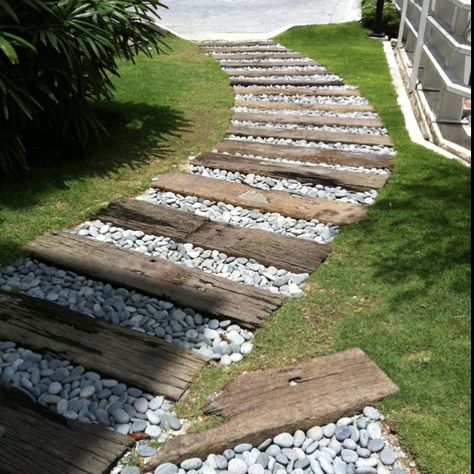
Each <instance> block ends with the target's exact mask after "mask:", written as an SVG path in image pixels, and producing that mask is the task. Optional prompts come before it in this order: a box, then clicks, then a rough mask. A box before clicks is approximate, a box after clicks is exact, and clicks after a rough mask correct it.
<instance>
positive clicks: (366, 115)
mask: <svg viewBox="0 0 474 474" xmlns="http://www.w3.org/2000/svg"><path fill="white" fill-rule="evenodd" d="M233 111H234V112H236V113H238V112H244V113H252V114H266V115H269V116H270V117H271V116H272V115H276V116H279V115H289V116H292V115H293V116H305V117H341V118H359V119H378V118H379V115H378V114H377V113H375V112H331V111H325V110H279V111H278V112H277V113H275V112H274V111H272V110H268V109H254V108H248V107H234V108H233Z"/></svg>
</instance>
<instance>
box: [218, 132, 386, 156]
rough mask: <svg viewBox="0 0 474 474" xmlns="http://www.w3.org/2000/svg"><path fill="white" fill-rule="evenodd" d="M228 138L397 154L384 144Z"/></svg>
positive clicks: (251, 137) (245, 137) (237, 136)
mask: <svg viewBox="0 0 474 474" xmlns="http://www.w3.org/2000/svg"><path fill="white" fill-rule="evenodd" d="M227 140H238V141H241V142H251V143H268V144H270V145H293V146H300V147H305V148H322V149H325V150H341V151H348V152H354V153H372V154H375V155H394V154H395V153H394V150H393V148H391V147H387V146H383V145H351V144H348V143H328V142H312V141H308V140H291V139H289V138H273V137H268V138H267V137H259V136H255V137H253V136H240V135H228V136H227Z"/></svg>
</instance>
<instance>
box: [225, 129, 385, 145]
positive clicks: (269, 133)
mask: <svg viewBox="0 0 474 474" xmlns="http://www.w3.org/2000/svg"><path fill="white" fill-rule="evenodd" d="M228 133H229V134H230V135H239V136H244V137H263V138H284V139H285V140H286V139H291V140H306V141H311V142H325V143H347V144H352V145H379V146H388V147H391V146H393V141H392V139H391V138H390V137H389V136H388V135H369V134H366V133H346V132H326V131H319V130H301V129H300V130H298V129H291V128H283V127H282V128H270V127H268V128H267V127H245V126H238V125H233V126H231V127H230V128H229V131H228Z"/></svg>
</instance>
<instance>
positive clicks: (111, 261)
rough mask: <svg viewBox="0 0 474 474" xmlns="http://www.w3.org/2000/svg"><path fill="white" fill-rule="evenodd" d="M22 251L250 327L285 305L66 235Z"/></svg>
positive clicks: (198, 274)
mask: <svg viewBox="0 0 474 474" xmlns="http://www.w3.org/2000/svg"><path fill="white" fill-rule="evenodd" d="M24 250H25V251H26V252H27V253H29V254H31V255H33V256H34V257H36V258H38V259H40V260H45V261H46V262H49V263H52V264H53V265H55V266H57V267H59V268H64V269H69V270H72V271H75V272H77V273H80V274H83V275H89V276H91V277H92V278H95V279H98V280H102V281H107V282H109V283H111V284H112V285H116V286H121V287H125V288H130V289H134V290H138V291H140V292H143V293H146V294H149V295H151V296H155V297H157V298H162V299H165V300H170V301H172V302H174V303H176V304H177V305H178V306H181V307H187V308H193V309H194V310H196V311H199V312H201V313H203V314H209V315H213V316H215V317H217V318H218V319H231V320H232V321H235V322H236V323H238V324H240V325H241V326H243V327H246V328H252V329H255V328H257V327H259V326H261V325H262V324H263V321H264V320H265V319H266V318H267V317H268V316H270V315H271V314H272V313H273V312H274V311H275V310H276V309H278V308H279V307H280V306H281V305H282V304H283V297H282V296H279V295H276V294H274V293H271V292H270V291H266V290H262V289H260V288H256V287H254V286H250V285H245V284H240V283H236V282H234V281H232V280H229V279H227V278H222V277H218V276H215V275H212V274H210V273H206V272H203V271H201V270H198V269H196V268H189V267H187V266H185V265H178V264H176V263H171V262H168V261H166V260H164V259H159V258H156V257H148V256H146V255H144V254H140V253H138V252H134V251H132V250H125V249H122V248H118V247H116V246H115V245H112V244H104V243H102V242H98V241H96V240H93V239H89V238H86V237H81V236H77V235H73V234H70V233H67V232H53V233H51V234H47V235H44V236H42V237H39V238H38V239H36V240H34V241H33V242H31V243H29V244H27V245H26V246H25V247H24Z"/></svg>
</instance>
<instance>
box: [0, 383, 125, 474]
mask: <svg viewBox="0 0 474 474" xmlns="http://www.w3.org/2000/svg"><path fill="white" fill-rule="evenodd" d="M133 444H134V441H133V440H132V439H131V438H128V437H127V436H124V435H121V434H119V433H116V432H114V431H112V430H109V429H108V428H105V427H104V426H101V425H97V424H86V423H80V422H78V421H71V420H67V419H65V418H63V417H61V416H59V415H56V414H54V413H52V412H50V411H49V410H46V409H45V408H42V407H41V406H39V405H37V404H35V403H33V402H32V401H31V400H30V399H29V398H28V397H27V396H26V395H24V394H23V393H20V392H17V391H16V390H14V389H12V388H10V387H8V386H7V385H5V384H3V383H2V382H0V472H1V473H2V474H17V473H19V472H22V473H31V474H32V473H34V474H106V473H108V472H110V468H111V466H113V465H114V464H115V463H116V462H117V461H118V460H119V459H121V458H122V456H123V455H124V454H125V453H126V452H127V451H128V450H129V449H130V448H131V447H132V446H133Z"/></svg>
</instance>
